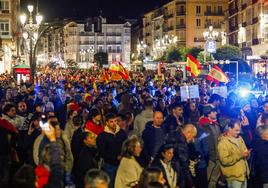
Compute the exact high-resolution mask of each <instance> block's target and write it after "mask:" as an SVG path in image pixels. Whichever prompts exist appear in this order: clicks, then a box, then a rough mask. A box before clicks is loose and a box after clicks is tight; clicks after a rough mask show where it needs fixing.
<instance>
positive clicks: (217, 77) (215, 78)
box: [206, 65, 229, 83]
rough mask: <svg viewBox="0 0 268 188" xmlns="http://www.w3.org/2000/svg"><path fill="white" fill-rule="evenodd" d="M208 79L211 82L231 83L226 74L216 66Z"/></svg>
mask: <svg viewBox="0 0 268 188" xmlns="http://www.w3.org/2000/svg"><path fill="white" fill-rule="evenodd" d="M206 78H207V80H209V81H211V82H216V83H219V82H224V83H228V82H229V79H228V77H227V76H226V75H225V74H224V72H223V71H222V70H221V68H220V67H218V66H217V65H214V66H213V67H212V69H211V70H210V72H209V73H208V75H207V76H206Z"/></svg>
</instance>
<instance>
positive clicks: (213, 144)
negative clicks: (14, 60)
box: [0, 70, 268, 188]
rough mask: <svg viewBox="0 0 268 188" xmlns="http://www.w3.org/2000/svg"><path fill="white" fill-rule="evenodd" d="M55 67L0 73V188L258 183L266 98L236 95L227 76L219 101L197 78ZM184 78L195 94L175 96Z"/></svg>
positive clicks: (267, 126)
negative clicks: (26, 76) (119, 75)
mask: <svg viewBox="0 0 268 188" xmlns="http://www.w3.org/2000/svg"><path fill="white" fill-rule="evenodd" d="M61 71H62V72H63V73H62V74H61V75H58V74H57V73H55V74H54V73H52V72H53V70H51V71H49V72H46V73H43V74H42V73H41V74H39V75H38V79H37V80H36V81H35V82H34V83H31V82H29V81H25V82H23V81H22V82H21V83H20V85H17V84H16V82H15V80H14V79H13V78H12V77H11V76H10V75H8V74H5V75H1V76H0V100H1V101H0V106H1V109H0V112H1V117H0V148H1V149H0V187H1V188H15V187H23V188H33V187H38V188H43V187H44V188H45V187H46V188H50V187H51V188H52V187H55V188H62V187H77V188H84V187H86V188H104V187H109V188H113V187H115V188H129V187H135V188H153V187H154V188H158V187H163V188H164V187H167V188H193V187H195V188H216V187H228V188H246V187H252V188H258V187H264V188H267V187H268V160H267V159H268V100H267V99H268V97H266V96H262V95H260V96H259V97H256V96H254V95H253V94H249V95H248V96H247V98H242V97H241V96H240V95H239V94H237V93H236V92H234V91H235V89H234V88H235V87H236V86H235V84H233V83H232V81H231V82H230V83H229V84H228V85H227V86H228V90H229V92H228V96H227V98H224V97H222V96H220V95H218V94H213V93H212V87H213V84H211V83H210V82H207V81H206V80H203V79H191V78H188V80H186V81H185V80H184V81H183V80H181V78H179V77H170V76H166V79H165V80H161V81H159V80H155V76H154V73H150V72H144V73H131V74H130V79H129V80H118V81H111V80H110V81H104V82H97V81H96V80H97V79H95V81H93V82H92V83H91V82H90V80H91V81H92V79H91V78H90V77H92V76H93V77H94V76H95V77H96V76H97V75H96V74H95V75H94V74H93V73H86V72H79V73H77V72H76V73H75V75H76V76H72V77H71V78H70V77H68V74H69V75H72V74H73V73H69V72H68V73H67V72H64V70H61ZM56 72H57V71H56ZM193 84H197V85H198V86H199V95H200V98H197V99H189V100H187V101H182V99H181V95H180V86H185V85H193ZM252 86H253V87H254V88H258V89H259V90H263V91H265V90H266V89H267V86H266V84H265V83H264V82H263V81H257V82H255V83H254V84H252ZM45 125H47V126H45ZM266 147H267V149H266ZM266 150H267V151H266Z"/></svg>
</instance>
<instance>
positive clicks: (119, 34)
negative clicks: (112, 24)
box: [106, 33, 122, 36]
mask: <svg viewBox="0 0 268 188" xmlns="http://www.w3.org/2000/svg"><path fill="white" fill-rule="evenodd" d="M106 35H107V36H121V35H122V33H106Z"/></svg>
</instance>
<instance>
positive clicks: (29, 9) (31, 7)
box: [27, 5, 34, 13]
mask: <svg viewBox="0 0 268 188" xmlns="http://www.w3.org/2000/svg"><path fill="white" fill-rule="evenodd" d="M27 8H28V11H29V12H30V13H32V12H33V9H34V6H33V5H28V6H27Z"/></svg>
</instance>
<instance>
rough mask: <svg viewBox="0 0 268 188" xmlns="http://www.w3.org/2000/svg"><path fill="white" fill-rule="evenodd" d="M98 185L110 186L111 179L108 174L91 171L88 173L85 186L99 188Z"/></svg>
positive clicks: (95, 170) (96, 170)
mask: <svg viewBox="0 0 268 188" xmlns="http://www.w3.org/2000/svg"><path fill="white" fill-rule="evenodd" d="M98 184H107V185H109V184H110V178H109V176H108V174H107V173H106V172H104V171H102V170H98V169H91V170H89V171H88V172H87V173H86V176H85V185H89V187H90V188H97V186H98Z"/></svg>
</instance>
